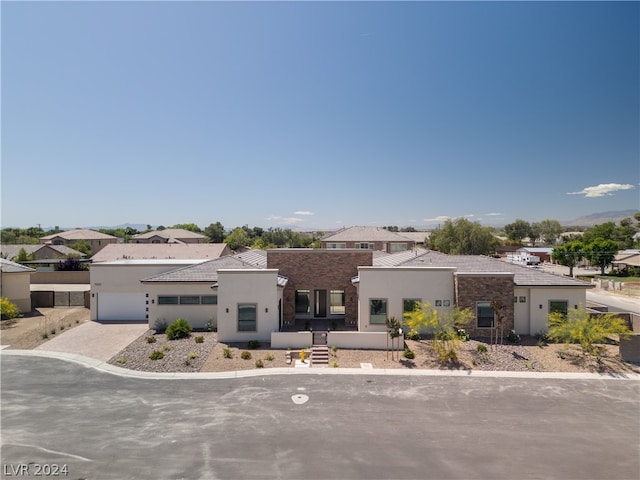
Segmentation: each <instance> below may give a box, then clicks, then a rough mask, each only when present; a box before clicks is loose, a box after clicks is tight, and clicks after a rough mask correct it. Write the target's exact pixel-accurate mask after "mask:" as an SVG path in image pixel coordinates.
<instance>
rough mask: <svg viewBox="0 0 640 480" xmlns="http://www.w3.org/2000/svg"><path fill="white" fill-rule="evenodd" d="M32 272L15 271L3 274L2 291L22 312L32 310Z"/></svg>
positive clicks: (0, 290)
mask: <svg viewBox="0 0 640 480" xmlns="http://www.w3.org/2000/svg"><path fill="white" fill-rule="evenodd" d="M30 277H31V273H30V272H15V273H13V272H12V273H3V274H2V275H1V278H2V280H1V282H0V292H1V293H2V296H3V297H6V298H8V299H9V301H10V302H11V303H13V304H14V305H15V306H16V307H18V309H19V310H20V312H21V313H28V312H30V311H31V286H30V285H31V281H30Z"/></svg>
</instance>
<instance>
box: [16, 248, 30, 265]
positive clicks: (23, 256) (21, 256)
mask: <svg viewBox="0 0 640 480" xmlns="http://www.w3.org/2000/svg"><path fill="white" fill-rule="evenodd" d="M15 261H16V262H17V263H23V262H28V261H29V255H27V251H26V250H25V249H24V248H21V249H20V251H19V252H18V256H17V257H16V259H15Z"/></svg>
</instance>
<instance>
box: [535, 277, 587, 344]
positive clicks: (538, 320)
mask: <svg viewBox="0 0 640 480" xmlns="http://www.w3.org/2000/svg"><path fill="white" fill-rule="evenodd" d="M530 291H531V301H530V302H529V307H530V312H531V313H530V315H531V325H530V327H529V335H535V334H537V333H539V332H540V331H545V332H546V331H547V328H548V317H547V315H548V314H549V301H551V300H566V301H567V304H568V308H573V307H575V306H578V307H579V306H583V307H584V306H585V304H586V301H587V293H586V292H587V290H586V287H585V288H579V287H578V288H571V287H566V288H563V287H553V288H549V287H547V288H544V287H532V288H531V290H530ZM541 305H542V308H540V306H541Z"/></svg>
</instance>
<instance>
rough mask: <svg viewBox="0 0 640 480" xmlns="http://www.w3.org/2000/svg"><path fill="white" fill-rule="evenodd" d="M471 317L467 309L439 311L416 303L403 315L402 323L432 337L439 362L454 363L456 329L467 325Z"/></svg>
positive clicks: (455, 355)
mask: <svg viewBox="0 0 640 480" xmlns="http://www.w3.org/2000/svg"><path fill="white" fill-rule="evenodd" d="M473 316H474V315H473V312H472V311H471V310H470V309H468V308H459V307H458V306H454V307H453V308H452V309H450V310H441V311H440V310H437V309H435V308H433V307H432V306H431V304H430V303H428V302H425V303H420V302H417V303H416V306H415V308H414V310H413V311H412V312H406V313H405V314H404V323H405V325H406V326H407V327H408V328H409V329H410V330H413V331H415V332H423V331H426V332H427V333H429V334H431V335H433V348H434V350H435V352H436V353H437V354H438V357H439V358H440V360H442V361H445V360H446V361H456V360H457V359H458V353H457V352H458V347H459V346H460V339H459V337H458V329H460V328H462V327H464V326H465V325H467V324H468V323H469V322H470V321H471V319H472V318H473Z"/></svg>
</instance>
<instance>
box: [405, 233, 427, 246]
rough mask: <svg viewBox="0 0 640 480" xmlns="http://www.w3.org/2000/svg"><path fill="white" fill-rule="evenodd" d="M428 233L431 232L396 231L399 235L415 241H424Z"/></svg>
mask: <svg viewBox="0 0 640 480" xmlns="http://www.w3.org/2000/svg"><path fill="white" fill-rule="evenodd" d="M430 234H431V232H398V235H400V236H401V237H406V238H408V239H409V240H411V241H412V242H415V243H424V242H425V239H428V238H429V235H430Z"/></svg>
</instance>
